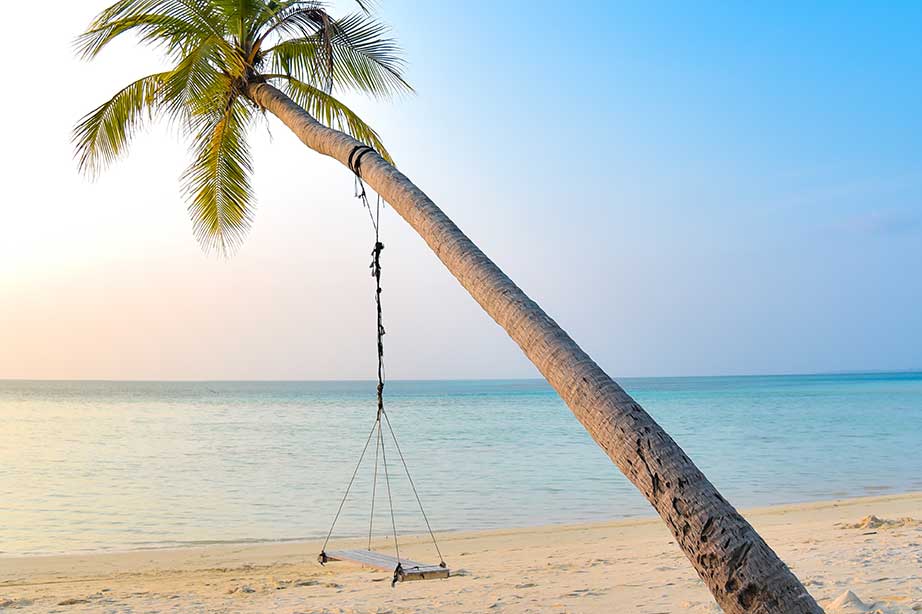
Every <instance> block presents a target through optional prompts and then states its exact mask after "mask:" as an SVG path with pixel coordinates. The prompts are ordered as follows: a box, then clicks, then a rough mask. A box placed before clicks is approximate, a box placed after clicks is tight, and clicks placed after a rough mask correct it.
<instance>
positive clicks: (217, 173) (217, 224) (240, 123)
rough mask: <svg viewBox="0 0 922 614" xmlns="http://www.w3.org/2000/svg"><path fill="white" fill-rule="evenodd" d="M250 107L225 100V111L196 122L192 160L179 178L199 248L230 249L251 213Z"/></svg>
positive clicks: (245, 228)
mask: <svg viewBox="0 0 922 614" xmlns="http://www.w3.org/2000/svg"><path fill="white" fill-rule="evenodd" d="M251 114H252V111H251V110H250V108H249V107H248V106H246V105H245V104H244V103H243V101H241V100H239V99H235V100H232V101H229V103H228V105H227V108H226V110H225V111H224V112H223V113H220V114H215V115H213V116H211V117H208V118H200V119H199V121H198V126H199V128H198V133H197V135H196V137H195V140H194V142H193V145H192V151H193V154H194V160H193V162H192V164H191V165H190V166H189V168H188V169H186V171H185V173H183V177H182V185H183V192H184V193H185V195H186V198H187V199H188V201H189V215H190V217H191V218H192V225H193V232H194V233H195V237H196V238H197V239H198V241H199V243H200V244H201V245H202V247H203V249H205V250H206V251H214V250H216V251H218V252H219V253H221V254H222V255H228V254H229V253H231V252H232V251H233V250H234V249H235V248H236V247H237V246H238V245H239V244H240V243H241V242H242V241H243V239H244V237H245V236H246V233H247V231H248V230H249V228H250V223H251V221H252V216H253V206H254V204H255V203H254V198H253V191H252V188H251V186H250V176H251V175H252V172H253V164H252V159H251V157H250V150H249V146H248V144H247V139H246V137H247V129H248V127H249V122H250V118H251Z"/></svg>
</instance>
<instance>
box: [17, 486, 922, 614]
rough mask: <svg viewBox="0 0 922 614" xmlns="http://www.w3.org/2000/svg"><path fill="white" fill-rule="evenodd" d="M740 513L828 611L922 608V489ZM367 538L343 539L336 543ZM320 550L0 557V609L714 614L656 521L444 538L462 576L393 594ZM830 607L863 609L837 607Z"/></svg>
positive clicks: (423, 550)
mask: <svg viewBox="0 0 922 614" xmlns="http://www.w3.org/2000/svg"><path fill="white" fill-rule="evenodd" d="M743 514H744V516H746V518H747V519H749V520H750V522H752V524H753V525H754V526H755V527H756V528H757V530H759V531H760V533H762V535H763V536H764V537H765V539H766V540H767V541H768V542H769V544H770V545H771V546H772V547H773V548H774V549H775V550H776V551H778V552H779V554H780V555H781V556H782V559H783V560H785V562H786V563H788V565H789V566H791V567H792V569H794V571H795V573H797V574H798V576H799V577H800V579H801V580H802V581H803V582H804V583H805V585H806V586H807V587H808V590H810V591H811V592H812V593H813V594H814V596H815V597H816V598H817V599H818V600H820V601H821V602H824V603H827V605H828V602H831V601H833V600H835V599H837V598H838V597H841V596H842V595H844V594H845V591H849V590H850V591H853V592H854V593H855V594H856V595H858V597H859V598H860V599H861V600H863V601H864V602H865V603H866V604H872V603H874V604H880V605H879V606H877V607H880V608H881V609H882V611H884V612H886V613H888V614H890V613H894V614H902V613H903V612H907V613H913V612H918V611H919V610H922V522H920V521H922V492H911V493H903V494H893V495H879V496H871V497H855V498H845V499H833V500H827V501H813V502H807V503H799V504H790V505H781V506H771V507H762V508H753V509H745V510H743ZM870 515H876V516H878V517H880V518H883V519H885V520H892V521H896V520H898V519H900V518H905V517H912V518H914V519H915V521H914V522H911V523H910V522H905V523H903V524H901V525H897V524H895V525H892V526H888V525H883V526H881V527H878V528H868V529H867V530H864V529H862V528H844V527H843V526H842V525H844V524H856V523H859V522H860V521H861V520H862V519H863V518H865V517H867V516H870ZM869 526H871V525H869ZM362 541H363V540H361V539H351V540H342V541H340V542H339V543H337V544H336V547H337V548H339V547H349V546H353V545H360V544H361V542H362ZM320 543H321V540H307V541H292V542H284V543H279V542H270V543H260V544H252V543H247V544H240V543H236V544H221V545H209V546H199V547H185V548H163V549H147V550H133V551H127V552H117V553H114V552H104V553H85V554H70V555H51V556H48V555H45V556H19V557H15V556H9V557H3V558H0V608H3V607H11V608H16V610H15V611H17V612H51V611H59V612H94V611H100V610H110V611H112V610H115V611H119V612H184V611H202V612H212V611H215V612H219V611H224V612H226V611H233V612H265V611H277V612H282V613H287V612H292V613H294V612H303V611H305V609H308V611H318V612H320V611H330V612H338V611H343V612H347V611H349V612H356V613H359V612H375V611H376V610H377V608H378V607H379V606H380V607H383V608H385V609H390V610H391V611H393V612H395V613H396V612H400V613H403V612H407V613H409V612H426V611H432V609H433V608H434V607H438V608H439V610H440V611H446V612H450V613H461V612H482V611H484V610H487V609H491V608H492V609H501V610H502V611H508V612H523V613H524V612H528V611H536V608H537V609H539V610H541V611H544V609H543V608H544V606H547V608H548V611H557V612H563V611H568V612H603V611H610V610H611V607H612V605H613V604H614V603H617V604H618V607H619V609H624V610H625V611H637V612H650V613H653V612H673V611H692V612H717V611H718V610H715V609H712V608H715V607H716V606H714V604H713V602H712V600H711V599H710V596H709V595H708V593H707V591H706V589H705V588H704V586H703V584H702V583H701V582H700V581H699V580H698V579H697V577H696V576H695V575H694V572H693V570H692V568H691V566H690V565H688V563H687V561H685V559H684V557H683V556H682V554H681V552H680V551H679V550H678V548H677V547H676V546H675V545H674V543H672V536H671V535H670V534H669V533H668V531H667V529H666V527H665V525H663V523H662V522H661V521H660V520H659V518H658V517H655V516H651V517H643V518H628V519H619V520H612V521H607V522H597V523H587V524H570V525H546V526H541V527H529V528H511V529H492V530H487V531H474V532H470V531H467V532H461V531H458V532H446V533H440V534H439V543H440V546H441V547H442V551H443V552H444V554H445V559H446V561H447V562H448V563H449V566H450V567H451V569H452V571H453V572H454V574H455V577H453V578H450V579H448V580H433V581H428V582H413V583H409V584H406V585H400V586H398V587H397V589H395V590H392V589H391V588H390V583H389V582H385V581H383V580H387V579H389V578H387V577H385V576H387V575H388V574H385V573H382V572H376V571H373V570H367V569H362V568H360V567H357V566H353V565H349V564H340V563H337V564H333V565H330V564H328V565H327V566H325V567H321V566H320V565H318V564H317V563H316V560H315V559H316V554H317V552H318V551H319V546H320ZM400 543H401V552H402V553H405V556H408V557H410V558H413V559H415V560H420V561H423V562H437V561H431V560H430V559H433V557H434V555H433V554H432V552H431V544H428V546H427V543H426V540H425V538H424V537H423V536H407V537H402V538H401V542H400ZM382 545H383V544H382ZM381 549H382V550H385V551H386V550H387V548H386V547H382V548H381ZM613 599H615V600H616V601H613ZM846 600H847V599H846ZM3 604H6V606H4V605H3ZM60 604H65V605H60ZM497 604H498V605H497ZM555 604H556V605H555ZM557 605H559V606H560V607H557ZM840 605H841V604H840ZM539 606H540V607H539ZM843 607H844V606H843ZM913 608H916V609H913ZM827 611H828V612H838V611H841V612H851V611H856V612H857V611H862V610H854V609H852V610H849V609H841V608H838V606H835V607H828V608H827Z"/></svg>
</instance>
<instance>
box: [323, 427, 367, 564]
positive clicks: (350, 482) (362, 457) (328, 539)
mask: <svg viewBox="0 0 922 614" xmlns="http://www.w3.org/2000/svg"><path fill="white" fill-rule="evenodd" d="M377 426H378V425H377V424H375V426H373V427H371V432H370V433H368V439H366V440H365V447H364V448H362V454H361V455H360V456H359V462H357V463H356V464H355V471H353V472H352V478H351V479H350V480H349V485H348V486H346V492H345V493H344V494H343V498H342V501H340V502H339V509H337V510H336V516H334V517H333V524H331V525H330V531H329V532H328V533H327V538H326V539H325V540H323V546H322V547H321V548H320V556H321V561H320V562H321V563H326V558H327V557H326V549H327V544H328V543H329V542H330V536H331V535H333V527H335V526H336V521H337V520H339V515H340V514H341V513H342V511H343V505H345V503H346V498H347V497H348V496H349V491H350V490H352V483H353V482H355V476H356V475H357V474H358V472H359V467H361V466H362V459H364V458H365V452H367V451H368V444H369V443H371V436H372V435H374V433H375V427H377Z"/></svg>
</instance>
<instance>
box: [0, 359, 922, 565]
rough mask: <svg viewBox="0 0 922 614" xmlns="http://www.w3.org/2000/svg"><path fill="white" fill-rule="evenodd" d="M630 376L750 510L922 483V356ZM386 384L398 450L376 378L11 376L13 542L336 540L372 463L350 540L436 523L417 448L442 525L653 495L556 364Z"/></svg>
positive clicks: (4, 478) (601, 508)
mask: <svg viewBox="0 0 922 614" xmlns="http://www.w3.org/2000/svg"><path fill="white" fill-rule="evenodd" d="M619 381H620V383H621V384H622V385H623V386H624V387H625V388H626V389H627V390H628V392H630V393H631V394H632V395H633V396H634V397H635V398H636V399H637V400H638V401H639V402H640V403H641V405H643V406H644V407H645V408H646V409H647V411H648V412H650V413H651V414H652V415H653V416H654V418H655V419H656V420H657V421H659V422H660V424H662V425H663V426H664V428H665V429H666V430H667V431H668V432H669V433H670V434H671V435H672V436H673V438H674V439H675V440H676V441H677V442H678V443H679V444H680V445H681V446H682V447H683V448H684V449H685V451H686V452H687V454H688V455H689V456H690V457H691V458H692V459H693V460H694V461H695V463H696V464H697V465H698V466H699V467H700V468H701V469H702V470H703V471H704V473H705V474H706V475H707V476H708V477H709V478H710V479H711V481H712V482H714V484H715V485H716V486H717V487H718V488H719V489H720V491H721V492H722V494H723V495H724V496H725V497H726V498H727V499H729V500H730V501H731V502H732V503H733V504H735V505H736V506H737V507H743V508H745V507H750V506H765V505H772V504H783V503H794V502H803V501H812V500H822V499H832V498H840V497H857V496H868V495H880V494H888V493H899V492H907V491H919V490H922V373H866V374H854V373H850V374H836V375H784V376H752V377H670V378H626V379H623V380H619ZM385 393H386V412H387V417H388V421H389V423H390V425H391V426H392V427H393V431H394V434H395V435H396V441H397V442H398V443H399V448H400V451H399V452H398V450H397V448H396V447H395V446H394V438H392V437H391V434H390V431H389V430H388V429H387V428H386V427H387V423H385V428H384V429H383V430H382V434H381V435H382V436H381V439H380V440H379V438H378V434H377V431H373V426H374V424H375V417H376V405H375V384H374V383H373V382H361V381H349V382H91V381H80V382H64V381H60V382H59V381H0V556H23V555H44V554H57V553H84V552H98V551H117V550H134V549H148V548H175V547H186V546H200V545H207V544H218V543H253V542H274V541H287V540H316V539H322V538H323V537H325V536H326V535H327V533H328V531H329V529H330V526H331V522H332V521H333V519H334V517H335V516H336V513H337V510H338V509H339V506H340V503H341V501H342V500H343V495H344V492H345V490H346V487H347V485H348V484H349V483H350V478H351V477H352V476H353V474H354V475H355V479H354V480H353V481H352V488H351V490H350V492H349V496H348V497H347V498H346V500H345V502H344V503H343V505H342V511H341V513H340V515H339V518H338V521H337V523H336V525H335V529H334V531H333V536H332V540H333V541H334V542H335V540H337V539H341V538H345V537H351V536H366V537H367V534H368V532H369V528H371V532H372V536H373V539H374V540H376V543H377V540H387V539H388V535H389V534H392V533H393V531H394V529H395V528H396V531H397V532H398V534H407V533H422V532H424V531H425V530H426V524H425V522H426V519H425V518H424V517H423V515H422V514H421V513H420V511H419V510H420V506H419V505H418V503H417V499H416V496H415V495H414V492H413V489H412V488H411V483H410V481H409V480H408V479H407V477H406V472H405V470H404V464H403V461H405V462H406V467H407V468H408V469H409V474H410V476H411V477H412V484H413V485H415V487H416V492H417V493H418V495H419V501H420V502H421V503H422V506H423V509H425V512H426V514H427V518H428V520H429V522H430V524H431V526H432V528H433V529H434V530H436V531H437V532H443V531H459V530H479V529H497V528H506V527H526V526H535V525H547V524H560V523H583V522H593V521H605V520H610V519H619V518H628V517H639V516H650V515H652V514H653V511H652V508H651V507H650V506H649V505H648V504H647V502H646V501H645V500H644V499H643V498H642V497H641V496H640V495H639V494H638V493H637V492H636V491H635V490H634V488H633V486H632V485H631V484H630V483H629V482H628V481H627V480H626V479H625V478H624V477H623V476H622V475H621V474H620V473H619V471H618V470H617V468H616V467H615V466H614V465H613V464H612V463H611V462H610V461H609V460H608V458H607V457H606V456H605V455H604V454H603V453H602V452H601V450H600V449H599V448H598V446H597V445H596V444H595V443H594V442H593V441H592V440H591V439H590V438H589V436H588V435H587V434H586V432H585V431H584V430H583V428H582V426H581V425H580V424H579V423H578V422H577V421H576V419H575V418H574V417H573V416H572V414H571V413H570V412H569V410H568V409H567V407H566V406H565V405H564V404H563V402H562V401H561V400H560V399H559V397H558V396H557V395H556V394H555V393H554V391H553V390H552V389H551V388H550V387H549V386H548V385H547V384H546V383H544V382H543V381H539V380H502V381H501V380H485V381H392V382H388V384H387V387H386V390H385ZM369 435H371V436H370V438H369ZM382 440H383V444H384V445H383V454H382V449H381V443H380V442H381V441H382ZM366 441H367V442H368V447H367V448H365V444H366ZM363 449H365V457H364V459H363V462H362V464H361V465H359V466H358V469H357V470H356V467H357V461H358V460H359V458H360V455H361V453H362V451H363ZM401 453H402V459H403V460H402V459H401ZM376 459H377V468H376V463H375V460H376ZM385 460H386V462H385ZM376 471H377V473H375V472H376ZM375 475H377V481H375ZM373 492H374V494H375V499H374V502H375V505H374V510H375V511H374V516H372V514H371V509H372V493H373ZM388 494H390V496H388ZM392 509H393V516H392V515H391V510H392ZM392 518H393V520H394V522H393V524H392V522H391V519H392Z"/></svg>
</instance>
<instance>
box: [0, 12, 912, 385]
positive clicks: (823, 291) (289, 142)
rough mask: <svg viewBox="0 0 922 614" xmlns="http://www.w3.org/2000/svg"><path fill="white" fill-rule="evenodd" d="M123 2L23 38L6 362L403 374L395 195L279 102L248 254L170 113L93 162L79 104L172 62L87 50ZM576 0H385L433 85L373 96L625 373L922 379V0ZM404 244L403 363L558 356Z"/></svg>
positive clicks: (606, 362)
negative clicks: (291, 121) (379, 364)
mask: <svg viewBox="0 0 922 614" xmlns="http://www.w3.org/2000/svg"><path fill="white" fill-rule="evenodd" d="M106 4H108V3H107V2H105V1H103V2H99V1H95V0H80V1H73V2H66V3H64V2H62V3H56V6H55V10H54V11H48V12H47V13H44V14H43V15H42V19H43V26H42V31H41V36H40V37H39V36H37V33H36V31H35V30H33V29H30V28H14V29H12V30H11V31H10V32H8V33H7V36H8V37H10V36H11V37H12V40H8V41H7V43H8V44H7V48H8V49H16V50H17V51H16V54H17V57H18V58H19V60H18V62H17V67H18V68H17V69H16V71H18V72H21V75H22V76H20V77H13V76H12V75H8V77H7V79H6V80H5V81H4V83H3V85H2V86H0V87H2V93H3V95H2V96H0V113H2V117H4V118H5V122H4V139H3V140H4V147H3V148H2V150H0V156H2V157H3V160H2V166H0V168H2V171H0V172H2V179H3V182H2V183H3V186H2V189H3V193H2V196H0V378H29V379H45V378H49V379H154V380H157V379H161V380H162V379H171V380H172V379H192V380H197V379H270V380H276V379H347V378H348V379H371V378H373V377H374V361H375V340H374V331H375V324H374V306H373V286H372V280H371V278H370V276H369V275H368V268H367V267H368V259H369V252H370V249H371V245H372V242H373V238H372V234H371V232H372V231H371V228H370V226H369V223H368V219H367V214H366V213H365V211H364V210H363V209H362V208H361V205H360V204H359V203H358V201H356V200H355V199H354V198H353V183H352V179H351V177H350V175H349V173H348V171H347V170H346V169H344V168H342V167H340V166H338V165H337V163H335V162H332V161H330V160H328V159H324V158H322V157H320V156H319V155H317V154H314V153H313V152H311V151H309V150H307V149H305V148H304V147H303V146H302V145H301V144H300V143H299V142H298V141H297V140H296V139H295V138H294V137H293V136H292V135H291V134H290V133H288V132H287V130H286V129H285V127H284V126H282V125H281V124H280V123H279V122H278V121H275V120H272V121H270V122H269V129H268V130H267V129H265V128H260V129H258V130H255V131H254V132H253V134H252V139H253V146H254V156H255V163H256V174H255V180H254V185H255V189H256V193H257V197H258V210H257V213H256V218H255V223H254V226H253V229H252V232H251V233H250V236H249V238H248V240H247V242H246V243H245V244H244V246H243V247H242V248H241V249H240V250H239V251H238V253H237V254H236V255H235V256H234V257H233V258H231V259H221V258H218V257H215V256H208V255H206V254H204V253H203V252H202V251H201V250H200V248H199V247H198V245H197V243H196V241H195V239H194V237H193V234H192V225H191V223H190V221H189V219H188V215H187V213H186V208H185V203H184V202H183V201H182V198H181V196H180V193H179V189H178V186H179V180H178V178H179V175H180V173H181V172H182V169H183V168H184V167H185V165H186V164H187V163H188V157H187V151H186V148H185V144H184V143H183V142H182V141H181V140H180V139H179V138H178V137H177V135H176V134H175V133H174V132H171V131H170V130H169V129H167V128H166V127H165V126H154V127H152V128H151V129H150V130H148V131H146V132H145V133H144V134H143V135H141V136H140V137H139V138H138V139H136V140H135V142H134V143H133V145H132V148H131V152H130V155H129V156H128V157H127V158H125V159H123V160H122V161H120V162H119V163H118V164H116V165H115V166H114V167H112V168H111V169H110V170H109V171H107V172H106V173H105V174H104V175H102V176H101V177H100V178H99V179H97V180H95V181H89V180H87V179H86V178H84V177H81V176H80V175H79V174H78V173H77V170H76V165H75V164H74V161H73V158H72V146H71V144H70V141H69V134H70V130H71V128H72V126H73V125H74V123H75V122H76V121H77V120H78V119H79V118H80V117H81V116H82V115H83V114H84V113H86V112H87V111H89V110H91V109H92V108H94V107H95V106H96V105H98V104H99V103H101V102H102V101H104V100H105V99H107V98H108V97H109V96H111V94H112V93H114V92H115V91H116V90H117V89H119V88H120V87H121V86H123V85H124V84H126V83H128V82H129V81H131V80H132V79H134V78H136V77H138V76H140V75H142V74H147V73H149V72H154V71H156V70H160V69H162V68H163V66H164V65H163V64H162V63H161V62H160V59H159V58H158V56H157V55H156V53H155V52H153V51H151V50H149V49H143V48H139V47H137V46H136V45H135V44H134V42H133V41H131V40H125V41H121V42H119V43H117V44H115V45H113V46H112V47H111V48H110V49H108V50H107V51H106V52H104V53H103V54H102V55H101V56H100V57H99V58H98V59H97V60H96V61H94V62H92V63H85V62H82V61H78V60H77V59H75V58H74V55H73V51H72V47H71V41H72V40H73V38H74V36H76V35H77V34H78V33H79V32H80V31H81V29H82V28H83V27H85V26H86V25H87V24H88V22H89V21H90V19H91V18H92V17H93V15H94V14H95V13H97V12H98V11H99V10H101V9H102V8H104V7H105V5H106ZM562 6H563V5H561V4H560V3H557V2H555V3H551V2H542V1H537V2H536V1H528V2H525V1H509V2H502V3H495V2H487V1H486V0H483V1H478V0H473V1H471V2H464V3H460V2H422V3H421V2H414V1H411V0H381V2H379V3H378V7H377V12H378V15H379V17H380V18H382V19H383V20H384V21H385V22H387V23H388V24H390V25H391V26H392V28H393V31H394V34H395V35H396V36H397V37H398V38H399V40H400V42H401V45H402V46H403V48H404V50H405V52H406V55H407V58H408V61H409V65H408V73H407V74H408V79H409V80H410V82H411V83H412V84H413V86H414V87H415V89H416V93H415V95H412V96H408V97H405V98H401V99H397V100H391V101H368V100H362V99H360V98H357V97H355V96H345V98H346V100H347V102H349V103H350V104H352V105H353V106H354V108H356V109H357V110H359V111H360V114H361V115H362V116H363V117H364V118H365V119H366V120H368V121H369V122H370V123H372V124H373V125H374V126H376V127H377V128H378V130H379V132H380V133H381V134H382V136H383V137H384V139H385V142H386V143H387V145H388V148H389V149H390V151H391V152H392V153H393V155H394V157H395V159H396V161H397V163H398V166H399V167H400V168H401V170H402V171H403V172H404V173H406V174H407V175H408V176H409V177H410V178H411V179H412V180H413V181H414V182H416V183H417V185H419V186H420V187H421V188H422V189H423V190H424V191H426V192H427V193H428V194H429V195H430V196H431V197H432V198H433V199H434V200H435V202H436V203H437V204H438V205H439V206H440V207H442V209H443V210H445V212H446V213H447V214H448V215H449V216H450V217H452V218H453V219H454V220H455V221H456V222H457V223H458V224H459V226H460V227H461V228H462V229H463V230H464V231H465V232H466V233H467V234H468V235H469V236H470V237H471V238H472V239H473V240H474V241H475V242H476V243H477V244H478V245H479V246H480V247H481V248H482V249H483V250H484V251H485V252H486V253H487V255H489V256H490V257H491V258H492V259H493V260H494V261H495V262H496V263H497V264H498V265H499V266H500V267H501V268H503V270H504V271H506V273H507V274H508V275H509V276H510V277H511V278H512V279H513V280H514V281H516V283H518V285H519V286H520V287H522V288H523V289H524V290H525V291H526V292H527V293H528V294H529V295H530V296H531V297H532V298H534V299H535V300H536V301H538V303H539V304H541V305H542V306H543V307H544V309H545V310H546V311H547V312H548V313H549V314H550V315H551V316H552V317H554V318H555V319H556V320H557V322H558V323H560V324H561V325H562V326H563V327H564V328H565V329H566V330H567V331H568V332H569V333H570V334H571V336H572V337H573V338H574V339H575V340H576V341H577V342H578V343H580V345H582V347H583V348H584V349H585V350H587V351H588V352H589V353H590V355H592V356H593V357H594V358H595V359H596V360H597V361H598V362H599V363H600V365H601V366H602V367H603V368H604V369H606V370H607V371H608V373H609V374H611V375H613V376H615V377H617V376H667V375H718V374H756V373H816V372H836V371H861V370H904V369H922V307H920V304H922V272H920V271H922V113H920V108H922V78H920V75H922V42H920V41H922V4H920V3H918V2H891V3H851V2H845V3H795V2H778V3H770V4H768V3H767V4H763V5H759V6H755V5H751V4H749V3H709V4H708V5H707V6H701V5H700V3H697V4H692V3H683V2H675V3H666V2H657V3H609V2H574V3H570V4H567V5H566V9H565V10H564V9H563V8H562ZM7 10H8V11H12V12H13V14H12V15H9V14H8V16H7V17H8V20H9V21H10V23H32V22H33V21H34V14H33V12H31V11H30V7H29V6H28V3H19V4H17V5H14V6H11V7H8V9H7ZM335 10H336V11H337V12H342V11H343V10H351V6H350V5H348V4H347V3H345V2H340V3H339V4H338V5H337V6H336V7H335ZM17 13H22V14H21V15H18V14H17ZM383 240H384V243H385V244H386V245H387V250H386V252H385V255H384V279H383V285H384V288H385V291H384V295H383V297H384V310H385V324H386V327H387V331H388V336H387V338H386V343H387V346H386V352H387V361H388V373H389V376H390V377H391V378H401V379H409V378H514V377H535V376H537V371H536V370H535V369H534V368H533V367H532V366H531V364H530V363H529V362H528V361H527V360H526V359H525V358H524V357H523V356H522V354H521V352H520V351H519V349H518V348H517V347H516V346H515V344H514V343H513V342H512V341H511V340H509V339H508V337H507V336H506V335H505V333H504V332H503V331H502V330H501V329H500V328H499V327H498V326H496V325H495V324H494V323H493V322H492V320H490V319H489V317H488V316H486V315H485V314H484V313H483V312H482V311H481V310H480V308H479V307H478V306H477V304H476V303H475V302H474V301H473V300H472V299H471V298H470V297H469V296H468V295H467V294H466V292H465V291H464V290H463V289H462V288H461V287H460V286H459V285H458V284H457V282H456V281H455V280H454V278H452V277H451V276H450V275H449V274H448V272H447V271H446V270H445V269H444V267H443V266H442V265H441V264H440V263H439V262H438V260H437V259H436V258H435V257H434V256H433V255H432V254H431V253H430V252H429V251H428V248H427V247H426V246H425V244H424V243H423V242H422V241H421V240H420V239H419V237H417V236H416V235H415V234H414V233H413V232H412V231H411V230H410V229H409V228H408V227H407V225H406V224H405V223H404V222H403V221H402V220H401V219H399V217H398V216H396V214H394V213H393V212H392V211H390V210H386V211H385V213H384V221H383Z"/></svg>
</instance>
